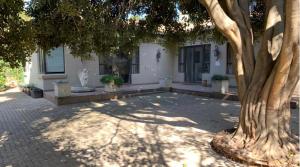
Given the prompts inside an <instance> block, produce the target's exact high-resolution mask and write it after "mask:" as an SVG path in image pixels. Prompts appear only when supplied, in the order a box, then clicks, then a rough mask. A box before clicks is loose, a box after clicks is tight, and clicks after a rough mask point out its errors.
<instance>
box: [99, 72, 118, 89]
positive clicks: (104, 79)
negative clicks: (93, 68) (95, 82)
mask: <svg viewBox="0 0 300 167" xmlns="http://www.w3.org/2000/svg"><path fill="white" fill-rule="evenodd" d="M100 81H101V82H102V83H103V84H109V83H111V82H113V83H114V84H115V85H116V86H118V87H120V86H121V85H123V83H124V80H123V79H122V78H121V77H119V76H116V75H104V76H103V77H102V78H101V79H100Z"/></svg>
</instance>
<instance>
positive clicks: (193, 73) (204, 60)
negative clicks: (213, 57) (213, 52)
mask: <svg viewBox="0 0 300 167" xmlns="http://www.w3.org/2000/svg"><path fill="white" fill-rule="evenodd" d="M183 54H184V57H185V82H191V83H193V82H201V80H202V73H205V72H208V71H207V66H209V57H210V45H197V46H188V47H184V52H183Z"/></svg>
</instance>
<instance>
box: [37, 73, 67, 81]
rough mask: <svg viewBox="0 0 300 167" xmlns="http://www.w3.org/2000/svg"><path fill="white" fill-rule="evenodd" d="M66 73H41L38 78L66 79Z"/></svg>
mask: <svg viewBox="0 0 300 167" xmlns="http://www.w3.org/2000/svg"><path fill="white" fill-rule="evenodd" d="M67 77H68V75H67V74H41V75H40V78H41V79H43V80H55V79H67Z"/></svg>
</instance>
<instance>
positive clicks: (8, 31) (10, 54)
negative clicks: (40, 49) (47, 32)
mask: <svg viewBox="0 0 300 167" xmlns="http://www.w3.org/2000/svg"><path fill="white" fill-rule="evenodd" d="M34 48H35V45H34V43H33V29H32V26H31V21H30V19H29V17H28V16H26V14H25V10H24V2H23V0H14V1H6V0H0V60H3V61H5V62H8V63H9V64H10V65H11V66H12V67H16V66H19V65H21V64H24V63H25V61H26V60H27V58H28V57H29V56H30V55H31V54H32V51H33V50H34Z"/></svg>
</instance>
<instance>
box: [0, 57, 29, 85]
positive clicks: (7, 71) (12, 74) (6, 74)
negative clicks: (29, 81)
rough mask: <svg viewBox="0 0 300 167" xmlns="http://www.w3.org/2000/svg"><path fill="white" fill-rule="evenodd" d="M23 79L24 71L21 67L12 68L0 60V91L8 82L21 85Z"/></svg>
mask: <svg viewBox="0 0 300 167" xmlns="http://www.w3.org/2000/svg"><path fill="white" fill-rule="evenodd" d="M23 78H24V71H23V68H22V66H20V65H18V66H17V67H14V68H12V67H11V66H10V64H9V63H7V62H4V61H3V60H0V90H3V89H5V88H6V84H7V83H8V82H15V83H16V84H22V83H23Z"/></svg>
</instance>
